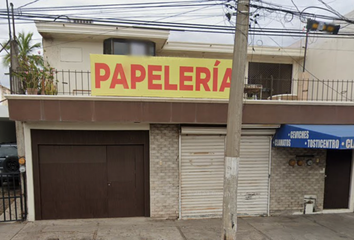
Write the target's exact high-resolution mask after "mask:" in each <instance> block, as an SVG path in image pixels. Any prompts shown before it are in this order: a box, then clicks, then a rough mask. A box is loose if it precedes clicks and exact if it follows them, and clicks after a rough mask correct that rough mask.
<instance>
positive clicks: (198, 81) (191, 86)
mask: <svg viewBox="0 0 354 240" xmlns="http://www.w3.org/2000/svg"><path fill="white" fill-rule="evenodd" d="M231 65H232V61H231V60H226V59H205V58H175V57H137V56H121V55H91V79H92V80H91V81H92V95H93V96H131V97H169V98H219V99H221V98H224V99H227V98H229V89H230V80H231Z"/></svg>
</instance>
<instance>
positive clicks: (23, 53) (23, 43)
mask: <svg viewBox="0 0 354 240" xmlns="http://www.w3.org/2000/svg"><path fill="white" fill-rule="evenodd" d="M32 37H33V33H27V34H26V33H25V32H20V33H19V34H18V37H17V42H18V48H19V54H18V57H19V61H20V62H27V60H28V59H33V60H35V61H39V60H41V59H42V57H41V56H38V55H34V54H33V51H34V50H36V49H38V48H40V47H41V43H35V44H32ZM5 44H6V43H4V44H3V45H5ZM6 49H7V50H8V53H7V54H6V55H5V57H4V58H3V65H4V66H5V67H9V66H10V63H11V57H10V44H8V45H7V46H6Z"/></svg>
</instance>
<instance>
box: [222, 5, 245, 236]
mask: <svg viewBox="0 0 354 240" xmlns="http://www.w3.org/2000/svg"><path fill="white" fill-rule="evenodd" d="M249 4H250V0H239V1H238V2H237V9H236V11H237V15H236V28H235V43H234V54H233V61H232V76H231V86H230V99H229V106H228V116H227V134H226V149H225V175H224V197H223V219H222V222H223V229H222V238H221V239H222V240H235V239H236V233H237V184H238V168H239V161H240V144H241V128H242V110H243V92H244V84H245V83H244V81H245V68H246V62H247V45H248V44H247V41H248V27H249Z"/></svg>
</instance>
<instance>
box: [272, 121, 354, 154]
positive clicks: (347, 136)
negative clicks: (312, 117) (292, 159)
mask: <svg viewBox="0 0 354 240" xmlns="http://www.w3.org/2000/svg"><path fill="white" fill-rule="evenodd" d="M273 146H274V147H293V148H322V149H354V125H291V124H285V125H282V126H281V127H280V128H279V129H278V130H277V132H276V134H275V135H274V138H273Z"/></svg>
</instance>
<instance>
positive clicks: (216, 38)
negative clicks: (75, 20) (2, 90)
mask: <svg viewBox="0 0 354 240" xmlns="http://www.w3.org/2000/svg"><path fill="white" fill-rule="evenodd" d="M178 1H179V2H180V1H183V0H178ZM185 1H188V0H185ZM201 1H202V0H201ZM262 1H263V0H261V1H260V0H254V1H252V2H253V3H255V4H259V3H260V2H262ZM10 2H12V3H13V4H14V8H15V10H16V11H17V10H18V9H19V8H20V7H21V6H23V5H26V4H28V3H32V4H30V5H28V6H25V7H22V10H23V11H26V9H28V8H32V9H34V10H33V11H35V9H36V8H42V7H57V6H72V5H76V6H79V5H91V4H92V5H97V4H100V5H102V4H116V3H118V4H121V3H146V2H176V1H168V0H119V1H107V0H100V1H96V0H56V1H53V0H12V1H11V0H9V3H10ZM209 2H210V1H209ZM211 2H214V1H211ZM264 2H267V3H271V4H278V5H279V6H281V7H284V8H293V9H295V5H296V7H297V8H298V9H299V10H300V11H302V10H303V9H304V8H306V7H309V6H317V7H325V6H324V4H323V3H321V2H320V0H293V1H292V0H264ZM324 2H325V3H327V4H328V5H329V6H331V7H332V8H333V9H335V10H336V11H338V12H339V13H340V14H343V15H345V14H347V13H348V12H351V11H353V10H354V0H324ZM294 4H295V5H294ZM4 9H6V1H5V0H2V1H1V2H0V10H4ZM20 9H21V8H20ZM229 11H230V10H228V9H226V8H225V7H223V6H221V5H217V6H212V7H210V6H206V7H195V8H186V7H179V8H171V9H161V10H159V9H156V10H154V11H151V10H145V11H144V9H135V10H131V9H130V10H125V9H120V10H100V11H98V10H97V11H92V12H90V13H85V15H82V14H83V13H82V12H80V13H78V12H68V13H67V14H68V15H69V14H71V15H76V16H79V17H80V16H81V17H90V16H94V17H101V16H106V17H112V18H118V17H119V18H123V19H132V20H145V21H166V22H178V23H196V24H210V25H224V26H232V25H233V24H234V20H235V19H234V18H231V21H230V22H229V21H228V20H227V18H226V17H225V13H227V12H229ZM311 11H312V12H314V13H318V14H325V15H329V14H330V13H328V12H326V11H321V10H318V9H311ZM36 13H41V14H45V13H46V12H43V11H36ZM258 13H259V14H260V16H259V17H257V27H261V28H294V29H303V28H304V26H305V24H304V23H302V22H300V21H299V20H298V19H296V18H292V17H291V16H289V15H284V14H279V13H275V12H272V11H261V12H258ZM52 14H59V13H55V12H52ZM80 14H81V15H80ZM332 16H333V15H332ZM251 27H252V25H251ZM20 31H24V32H33V33H34V36H33V39H34V42H41V36H40V34H39V33H38V32H37V30H36V27H35V25H34V23H31V22H26V23H24V22H17V24H16V32H20ZM0 33H1V34H0V41H1V42H6V41H7V40H8V26H7V20H6V19H0ZM299 40H300V38H298V37H297V38H295V37H273V38H272V39H270V38H269V37H264V36H255V37H249V44H250V45H255V46H275V45H280V46H289V45H291V44H293V43H294V42H297V41H299ZM169 41H189V42H203V43H205V42H207V43H221V44H232V43H233V35H232V34H226V35H225V34H216V33H212V34H211V33H209V34H207V33H204V34H201V33H192V32H187V33H186V32H185V33H181V32H173V33H171V35H170V37H169ZM3 56H4V52H2V53H0V61H1V63H0V84H1V85H4V86H7V87H8V86H9V81H8V76H7V75H5V73H7V72H8V69H7V68H6V67H4V66H3V65H2V59H3Z"/></svg>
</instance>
